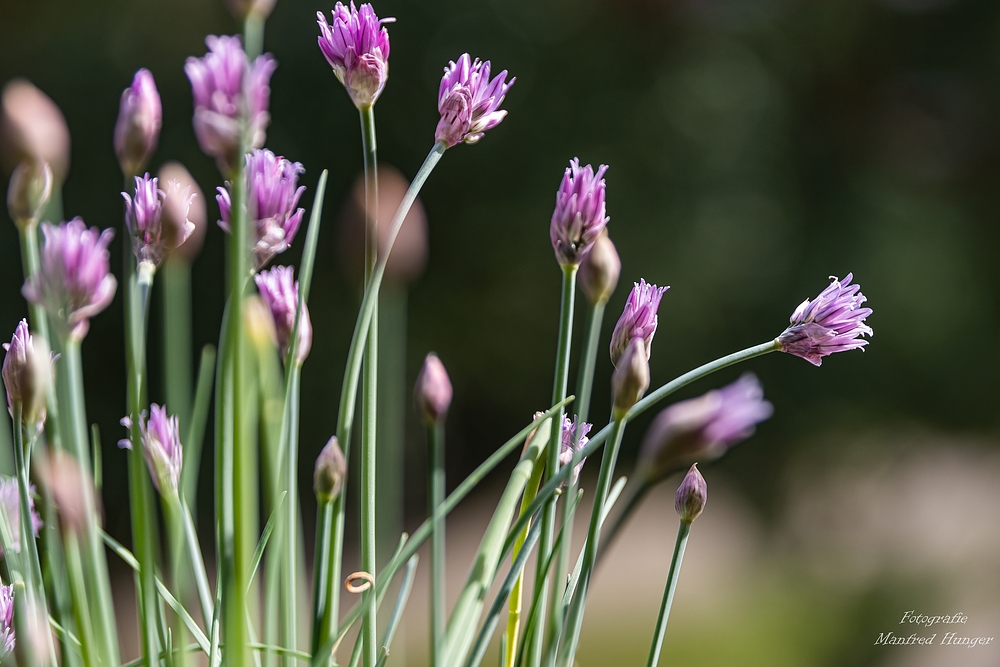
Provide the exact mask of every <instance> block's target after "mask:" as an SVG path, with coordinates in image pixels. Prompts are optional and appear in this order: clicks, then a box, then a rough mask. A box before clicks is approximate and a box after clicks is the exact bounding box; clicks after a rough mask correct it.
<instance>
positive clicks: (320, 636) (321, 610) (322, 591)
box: [309, 501, 340, 654]
mask: <svg viewBox="0 0 1000 667" xmlns="http://www.w3.org/2000/svg"><path fill="white" fill-rule="evenodd" d="M333 517H334V504H333V502H326V501H321V502H320V503H319V507H318V508H317V510H316V552H315V556H314V557H313V569H314V572H313V600H314V601H315V602H314V604H313V621H312V626H313V633H312V643H311V645H310V650H309V652H310V653H313V654H315V653H318V652H319V649H320V646H321V643H322V641H323V640H324V638H326V637H330V636H332V635H333V634H334V633H336V629H335V628H334V623H335V619H336V617H337V614H338V613H339V611H340V610H339V609H331V608H330V607H329V606H328V604H329V603H330V601H331V600H332V599H333V598H334V592H333V589H334V588H337V587H338V586H337V581H336V580H334V579H333V578H332V574H331V569H332V566H333V563H332V562H331V561H332V560H333V559H332V558H331V556H333V553H334V552H333V550H332V548H331V546H332V542H333ZM338 577H339V574H338Z"/></svg>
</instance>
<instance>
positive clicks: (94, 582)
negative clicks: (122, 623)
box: [57, 336, 120, 664]
mask: <svg viewBox="0 0 1000 667" xmlns="http://www.w3.org/2000/svg"><path fill="white" fill-rule="evenodd" d="M62 350H63V351H62V357H60V361H61V362H62V371H63V374H64V377H65V382H66V396H67V398H68V405H67V407H68V410H67V412H68V415H67V424H68V425H69V426H70V428H69V429H68V433H67V435H68V436H69V437H68V438H67V441H68V442H67V445H68V446H69V448H70V451H71V452H72V453H73V455H74V456H75V457H76V460H77V461H78V462H79V464H80V467H81V468H83V469H84V470H87V471H89V470H90V469H91V466H90V443H89V440H88V438H87V417H86V412H85V410H84V406H83V397H84V396H85V394H84V391H83V370H82V368H81V364H80V341H78V340H75V339H74V338H72V337H71V336H67V337H66V338H65V339H63V341H62ZM57 376H58V374H57ZM83 502H84V508H83V513H84V515H85V516H87V517H88V521H89V525H88V526H87V527H86V530H85V531H84V532H83V535H82V538H83V548H84V549H86V557H85V558H84V557H83V556H82V555H81V554H80V553H75V554H74V553H72V552H73V551H74V550H78V549H79V548H80V545H79V543H78V542H77V540H76V539H74V540H73V541H72V544H69V543H67V546H66V558H67V564H68V565H69V560H70V558H71V557H72V558H73V559H74V561H76V563H77V564H79V565H80V571H81V572H82V574H83V577H84V580H83V581H80V582H74V581H73V579H74V577H75V576H76V575H75V572H76V570H75V569H74V568H73V567H70V568H69V573H70V577H69V579H70V585H71V586H73V585H74V584H76V585H78V587H79V588H80V589H81V590H86V589H87V588H88V587H87V584H89V591H88V593H87V595H86V597H85V598H84V600H83V602H84V604H85V605H87V608H84V609H77V610H76V612H75V615H76V616H77V622H78V623H79V616H80V615H81V614H83V615H88V616H89V617H92V618H88V625H89V624H90V622H91V620H92V621H93V622H95V623H96V624H97V626H98V629H99V633H100V636H99V637H98V641H99V654H100V655H102V656H104V657H103V659H104V660H107V661H108V662H109V663H110V664H117V663H118V662H120V660H119V657H118V636H117V626H116V624H115V612H114V606H113V604H112V600H111V582H110V578H109V577H108V561H107V557H106V556H105V553H104V544H103V543H102V542H101V538H100V535H99V534H98V530H97V507H96V505H95V499H94V498H93V496H92V495H91V494H89V493H85V494H83ZM73 598H74V607H75V606H77V605H78V604H79V603H80V600H79V599H78V598H77V594H76V593H73ZM88 602H89V605H88V604H87V603H88ZM81 631H82V628H81Z"/></svg>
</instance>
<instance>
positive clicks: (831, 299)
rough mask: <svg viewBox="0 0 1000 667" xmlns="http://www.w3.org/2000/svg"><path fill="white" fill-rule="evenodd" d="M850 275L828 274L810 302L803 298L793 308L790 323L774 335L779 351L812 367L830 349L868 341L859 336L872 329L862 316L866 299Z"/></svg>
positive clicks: (865, 314)
mask: <svg viewBox="0 0 1000 667" xmlns="http://www.w3.org/2000/svg"><path fill="white" fill-rule="evenodd" d="M853 277H854V276H853V274H850V273H848V274H847V275H846V276H844V280H843V281H840V280H838V279H837V278H835V277H833V276H830V280H832V281H833V282H832V283H830V286H829V287H827V288H826V289H825V290H823V291H822V292H820V295H819V296H817V297H816V298H815V299H813V300H812V301H810V300H809V299H806V300H805V301H803V302H802V303H801V304H799V307H798V308H796V309H795V312H794V313H792V317H791V318H790V321H791V325H790V326H789V327H788V328H787V329H785V330H784V332H782V334H781V335H780V336H778V339H777V340H778V345H780V346H781V351H782V352H787V353H788V354H794V355H795V356H796V357H802V358H803V359H805V360H806V361H808V362H809V363H811V364H813V365H814V366H819V365H820V364H821V363H822V359H823V357H825V356H827V355H828V354H833V353H834V352H844V351H846V350H856V349H860V348H863V347H864V346H865V345H867V344H868V341H867V340H865V339H863V338H861V336H871V335H872V329H871V327H870V326H868V325H867V324H865V318H866V317H868V316H869V315H871V314H872V309H871V308H862V307H861V304H863V303H864V302H865V301H867V300H868V299H867V298H866V297H865V295H864V294H862V293H861V292H860V289H861V286H860V285H857V284H855V285H852V284H851V280H852V279H853Z"/></svg>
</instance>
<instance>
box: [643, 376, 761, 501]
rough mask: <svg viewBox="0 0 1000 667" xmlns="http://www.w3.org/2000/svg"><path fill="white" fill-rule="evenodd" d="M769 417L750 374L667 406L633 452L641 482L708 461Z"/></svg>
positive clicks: (748, 434) (757, 386)
mask: <svg viewBox="0 0 1000 667" xmlns="http://www.w3.org/2000/svg"><path fill="white" fill-rule="evenodd" d="M773 413H774V406H772V405H771V403H770V402H768V401H766V400H764V389H763V387H761V385H760V380H758V379H757V376H755V375H754V374H753V373H746V374H744V375H742V376H741V377H740V378H739V379H738V380H736V382H733V383H732V384H729V385H726V386H725V387H722V388H721V389H714V390H712V391H710V392H708V393H707V394H705V395H704V396H699V397H698V398H692V399H689V400H686V401H681V402H679V403H675V404H674V405H671V406H670V407H668V408H667V409H665V410H664V411H663V412H661V413H660V414H659V415H657V417H656V419H654V420H653V423H652V424H650V426H649V430H648V431H646V436H645V438H644V439H643V441H642V447H641V448H640V450H639V461H640V464H641V466H642V467H643V468H645V470H646V479H647V480H648V482H649V483H655V482H657V481H659V480H661V479H663V478H664V477H666V476H667V475H669V474H671V473H673V472H675V471H677V470H683V469H684V468H685V467H687V466H689V465H691V464H692V463H694V462H695V461H699V462H701V463H707V462H709V461H714V460H716V459H718V458H719V457H721V456H722V455H723V454H725V453H726V452H727V451H729V449H730V448H732V447H733V446H734V445H736V444H738V443H740V442H742V441H743V440H746V439H747V438H749V437H750V436H751V435H753V432H754V427H755V426H756V425H757V424H759V423H760V422H762V421H764V420H766V419H768V418H769V417H770V416H771V415H772V414H773Z"/></svg>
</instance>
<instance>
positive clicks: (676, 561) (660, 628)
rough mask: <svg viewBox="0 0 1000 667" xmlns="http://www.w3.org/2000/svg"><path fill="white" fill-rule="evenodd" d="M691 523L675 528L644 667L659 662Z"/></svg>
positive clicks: (651, 666)
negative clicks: (654, 625) (674, 539)
mask: <svg viewBox="0 0 1000 667" xmlns="http://www.w3.org/2000/svg"><path fill="white" fill-rule="evenodd" d="M690 532H691V524H690V523H689V522H687V521H681V525H680V527H679V528H678V529H677V544H675V545H674V555H673V558H671V559H670V572H669V573H668V574H667V584H666V586H664V588H663V601H662V602H661V603H660V613H659V615H658V616H657V617H656V630H655V631H654V632H653V643H652V645H650V647H649V660H647V661H646V667H656V665H657V664H658V663H659V662H660V649H661V648H663V637H664V635H666V632H667V619H668V618H669V617H670V606H671V605H672V604H673V602H674V591H675V590H677V580H678V579H680V574H681V561H682V560H684V549H685V548H686V547H687V541H688V535H689V534H690Z"/></svg>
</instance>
